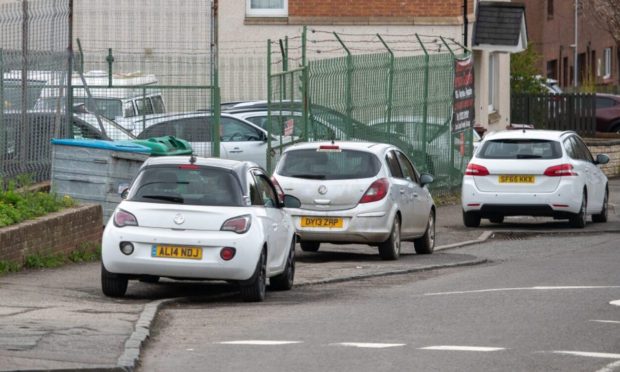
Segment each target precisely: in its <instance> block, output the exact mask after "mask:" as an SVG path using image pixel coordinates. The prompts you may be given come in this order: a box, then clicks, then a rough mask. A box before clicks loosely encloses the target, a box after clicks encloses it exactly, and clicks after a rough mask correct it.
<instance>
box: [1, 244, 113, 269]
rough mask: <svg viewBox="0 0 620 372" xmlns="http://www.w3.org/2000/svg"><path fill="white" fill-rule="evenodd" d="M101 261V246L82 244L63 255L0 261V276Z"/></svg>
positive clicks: (31, 255) (35, 255)
mask: <svg viewBox="0 0 620 372" xmlns="http://www.w3.org/2000/svg"><path fill="white" fill-rule="evenodd" d="M100 259H101V245H100V244H97V243H92V242H89V243H82V244H81V245H80V247H78V248H77V249H75V250H73V251H71V252H69V253H68V254H63V253H34V254H29V255H27V256H26V257H24V262H23V263H18V262H14V261H8V260H0V275H4V274H8V273H14V272H18V271H20V270H22V269H51V268H55V267H60V266H63V265H66V264H68V263H82V262H94V261H99V260H100Z"/></svg>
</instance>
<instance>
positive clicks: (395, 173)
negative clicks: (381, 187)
mask: <svg viewBox="0 0 620 372" xmlns="http://www.w3.org/2000/svg"><path fill="white" fill-rule="evenodd" d="M385 161H386V162H387V164H388V168H389V170H390V174H391V175H392V177H395V178H403V172H402V171H401V170H400V165H399V164H398V159H396V155H395V154H394V151H389V152H388V153H387V154H386V155H385Z"/></svg>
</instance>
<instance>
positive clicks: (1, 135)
mask: <svg viewBox="0 0 620 372" xmlns="http://www.w3.org/2000/svg"><path fill="white" fill-rule="evenodd" d="M5 135H6V127H5V126H4V50H3V49H2V48H0V151H2V154H6V148H5V144H6V141H5ZM0 161H4V156H0ZM2 173H3V172H0V178H1V177H4V174H2ZM2 187H3V185H2V184H1V183H0V190H2Z"/></svg>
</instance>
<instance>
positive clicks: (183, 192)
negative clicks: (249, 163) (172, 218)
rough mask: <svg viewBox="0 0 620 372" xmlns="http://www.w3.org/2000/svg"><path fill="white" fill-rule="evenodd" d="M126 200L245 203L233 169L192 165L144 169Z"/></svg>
mask: <svg viewBox="0 0 620 372" xmlns="http://www.w3.org/2000/svg"><path fill="white" fill-rule="evenodd" d="M127 199H128V200H131V201H136V202H144V203H171V204H189V205H209V206H243V197H242V190H241V186H240V184H239V181H238V179H237V176H236V175H235V174H234V173H233V172H232V171H229V170H227V169H222V168H217V167H205V166H197V165H193V164H183V165H169V164H166V165H158V166H150V167H146V168H144V169H142V171H140V174H138V177H137V178H136V180H135V182H134V184H133V185H132V187H131V190H130V193H129V195H128V197H127Z"/></svg>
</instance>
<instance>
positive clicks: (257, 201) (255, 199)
mask: <svg viewBox="0 0 620 372" xmlns="http://www.w3.org/2000/svg"><path fill="white" fill-rule="evenodd" d="M248 181H249V183H250V202H251V203H252V205H264V204H263V199H262V198H261V195H260V192H259V191H258V186H257V185H256V180H255V179H254V175H253V174H252V175H251V176H250V177H248Z"/></svg>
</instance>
